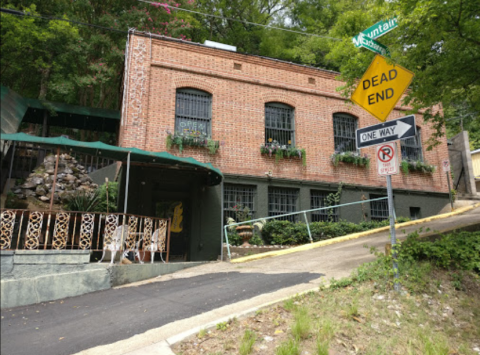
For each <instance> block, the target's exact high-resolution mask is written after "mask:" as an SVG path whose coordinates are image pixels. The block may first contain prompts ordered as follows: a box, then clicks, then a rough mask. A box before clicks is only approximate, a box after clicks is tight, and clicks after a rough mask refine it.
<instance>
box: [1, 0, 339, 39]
mask: <svg viewBox="0 0 480 355" xmlns="http://www.w3.org/2000/svg"><path fill="white" fill-rule="evenodd" d="M138 1H141V2H144V3H148V4H152V5H156V4H157V3H155V2H152V1H145V0H138ZM160 6H162V7H168V8H171V9H173V10H180V11H186V12H190V13H194V14H198V15H202V16H210V17H214V18H218V19H222V20H228V21H234V22H240V23H243V24H249V25H254V26H261V27H264V28H270V29H274V30H279V31H286V32H291V33H297V34H301V35H306V36H312V37H318V38H325V39H331V40H334V41H341V39H339V38H335V37H329V36H321V35H317V34H313V33H307V32H301V31H295V30H289V29H286V28H281V27H275V26H270V25H262V24H260V23H255V22H249V21H244V20H239V19H234V18H229V17H222V16H218V15H211V14H205V13H203V12H198V11H193V10H188V9H183V8H180V7H174V6H170V5H167V4H160ZM0 12H3V13H6V14H9V15H14V16H29V17H33V18H38V19H43V20H48V21H64V22H69V23H72V24H76V25H81V26H88V27H92V28H98V29H101V30H106V31H113V32H117V33H123V34H128V31H125V30H117V29H115V28H110V27H104V26H100V25H94V24H91V23H85V22H80V21H75V20H69V19H65V18H61V17H53V16H45V15H34V14H32V13H30V12H23V11H19V10H13V9H6V8H0ZM137 34H140V35H142V34H143V35H150V36H155V34H153V33H151V34H150V33H146V32H143V33H142V32H137ZM162 37H164V36H162Z"/></svg>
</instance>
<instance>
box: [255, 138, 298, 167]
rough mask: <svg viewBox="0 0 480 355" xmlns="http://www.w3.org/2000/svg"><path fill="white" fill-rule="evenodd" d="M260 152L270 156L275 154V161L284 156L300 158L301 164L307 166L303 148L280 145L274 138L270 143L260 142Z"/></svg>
mask: <svg viewBox="0 0 480 355" xmlns="http://www.w3.org/2000/svg"><path fill="white" fill-rule="evenodd" d="M260 153H261V154H268V155H269V156H270V157H271V156H272V155H275V163H278V162H279V161H280V160H281V159H285V158H300V159H302V164H303V166H307V153H306V152H305V149H302V148H296V147H292V146H287V145H281V144H280V143H278V142H277V141H275V140H274V141H272V142H271V143H266V144H262V145H261V146H260Z"/></svg>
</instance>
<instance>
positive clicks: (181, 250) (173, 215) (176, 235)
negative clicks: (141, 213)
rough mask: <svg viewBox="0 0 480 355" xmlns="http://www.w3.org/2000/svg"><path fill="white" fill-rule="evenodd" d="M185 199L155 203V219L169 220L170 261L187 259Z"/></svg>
mask: <svg viewBox="0 0 480 355" xmlns="http://www.w3.org/2000/svg"><path fill="white" fill-rule="evenodd" d="M189 205H190V203H189V200H187V199H165V200H157V201H156V202H155V217H159V218H170V220H171V229H170V261H187V260H188V259H189V255H188V250H189V234H190V233H189V221H190V208H189Z"/></svg>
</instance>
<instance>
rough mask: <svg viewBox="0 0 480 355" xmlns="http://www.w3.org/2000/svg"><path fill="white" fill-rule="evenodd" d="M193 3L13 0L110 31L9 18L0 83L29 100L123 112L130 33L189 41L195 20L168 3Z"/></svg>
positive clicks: (20, 6)
mask: <svg viewBox="0 0 480 355" xmlns="http://www.w3.org/2000/svg"><path fill="white" fill-rule="evenodd" d="M188 2H189V1H187V0H179V1H176V2H174V1H173V0H166V1H165V2H162V3H157V4H155V5H151V4H147V3H141V2H138V1H135V0H77V1H74V2H72V1H65V0H58V1H38V0H37V1H34V0H30V1H28V0H26V1H22V0H16V1H15V0H10V1H7V5H6V6H7V7H9V8H12V9H17V10H21V11H25V12H31V13H32V14H35V15H37V16H38V15H40V14H42V15H47V16H53V17H60V18H65V19H68V20H73V21H78V22H83V23H87V24H92V25H99V26H103V27H106V28H107V29H100V28H94V27H88V26H83V25H80V24H74V23H69V22H64V21H48V20H44V19H39V18H33V17H29V16H22V17H17V16H14V15H8V14H2V16H1V27H2V29H1V31H2V32H1V35H2V61H1V73H2V77H1V79H0V80H1V83H2V85H6V86H8V87H10V88H12V89H13V90H15V91H17V92H18V93H19V94H21V95H23V96H26V97H41V98H42V99H47V100H51V101H61V102H66V103H70V104H77V105H82V106H90V107H100V108H112V109H119V108H120V105H121V91H122V90H121V87H120V86H121V83H122V77H123V69H124V57H125V56H124V53H125V43H126V39H127V34H126V31H127V30H128V29H130V28H134V29H136V30H139V31H145V32H151V33H155V34H161V35H166V36H172V37H177V38H182V39H186V40H188V39H189V38H190V31H191V26H190V24H189V21H190V20H191V16H190V15H188V14H185V13H180V12H178V11H175V10H172V9H171V8H169V7H167V6H166V5H171V6H173V7H179V6H182V7H187V8H188V7H189V6H190V5H189V3H188ZM108 28H110V29H112V30H119V31H109V30H108ZM18 48H21V49H22V50H21V51H19V50H18Z"/></svg>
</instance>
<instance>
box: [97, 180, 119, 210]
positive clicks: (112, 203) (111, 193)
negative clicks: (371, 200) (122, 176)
mask: <svg viewBox="0 0 480 355" xmlns="http://www.w3.org/2000/svg"><path fill="white" fill-rule="evenodd" d="M98 191H99V196H98V198H99V203H98V206H97V208H96V209H95V210H96V211H97V212H107V185H106V184H103V185H102V186H100V187H99V188H98ZM117 200H118V182H110V183H108V212H116V211H117Z"/></svg>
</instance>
